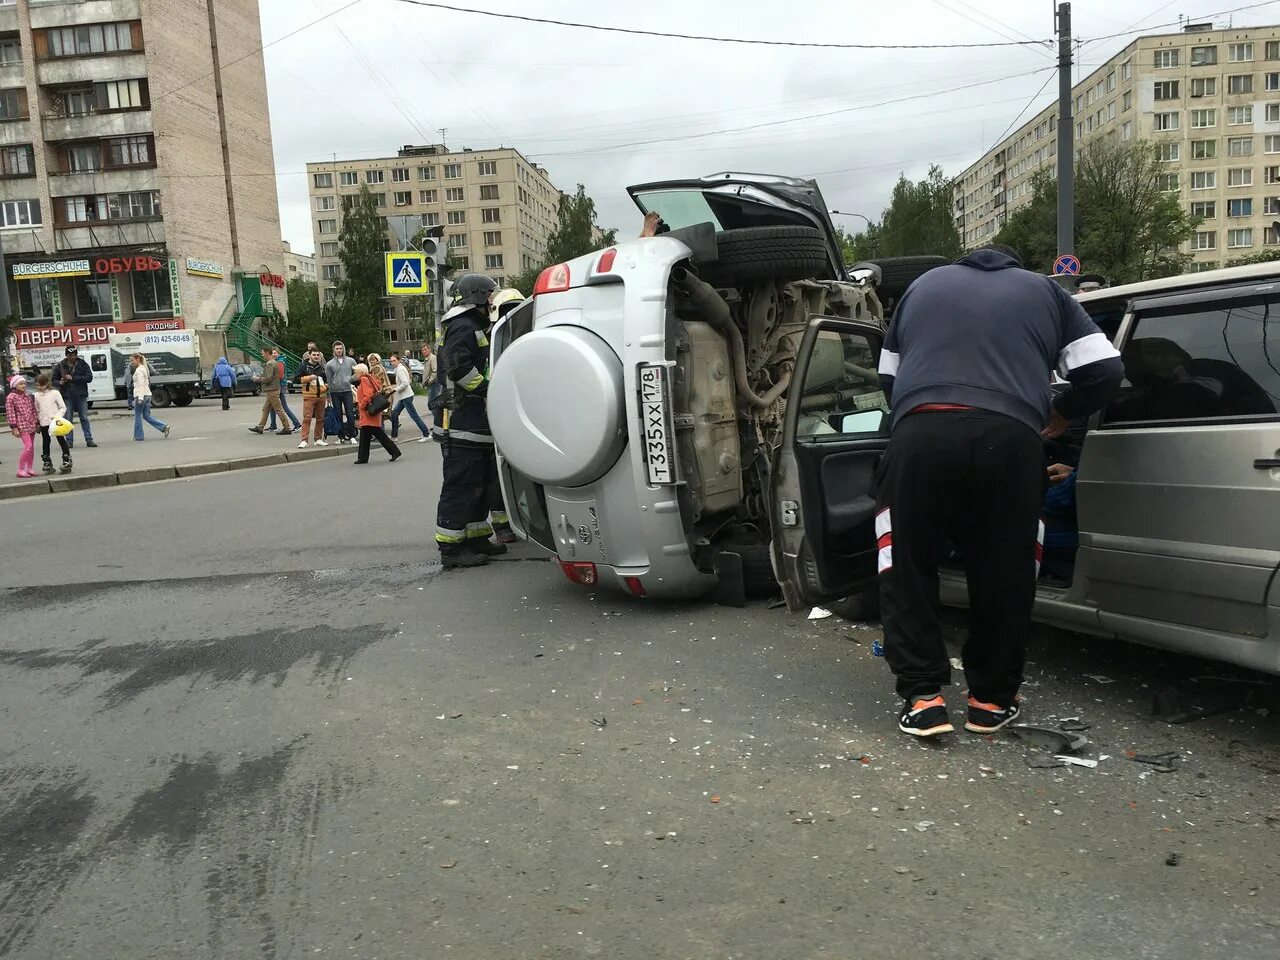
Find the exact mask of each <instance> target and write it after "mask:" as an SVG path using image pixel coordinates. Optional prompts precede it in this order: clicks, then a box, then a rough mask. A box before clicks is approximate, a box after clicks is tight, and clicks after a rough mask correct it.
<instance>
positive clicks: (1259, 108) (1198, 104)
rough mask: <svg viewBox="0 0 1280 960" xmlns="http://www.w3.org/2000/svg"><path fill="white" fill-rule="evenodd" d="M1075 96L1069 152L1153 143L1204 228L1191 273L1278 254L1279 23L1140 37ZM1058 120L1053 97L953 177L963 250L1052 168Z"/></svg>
mask: <svg viewBox="0 0 1280 960" xmlns="http://www.w3.org/2000/svg"><path fill="white" fill-rule="evenodd" d="M1073 93H1074V96H1075V103H1074V104H1073V107H1074V121H1075V141H1076V148H1077V149H1079V148H1080V147H1081V146H1084V145H1086V144H1088V143H1090V142H1092V141H1094V140H1096V139H1098V138H1101V137H1114V138H1117V139H1119V140H1121V141H1127V140H1134V139H1135V138H1136V139H1139V140H1146V141H1149V142H1151V143H1154V144H1155V145H1156V148H1157V149H1158V150H1159V152H1160V159H1161V161H1162V162H1163V164H1164V170H1165V173H1163V174H1162V181H1163V184H1162V185H1163V186H1164V188H1165V189H1166V190H1168V191H1170V192H1172V193H1176V194H1177V195H1178V197H1179V199H1180V200H1181V202H1182V204H1183V206H1184V207H1185V208H1186V210H1187V212H1188V213H1189V214H1191V215H1193V216H1195V217H1197V218H1199V219H1201V220H1202V221H1203V223H1202V224H1201V225H1200V227H1199V228H1198V229H1197V232H1196V234H1195V236H1194V238H1193V239H1192V240H1191V242H1190V244H1189V251H1190V252H1191V253H1192V254H1193V262H1192V269H1194V270H1211V269H1213V268H1215V267H1218V266H1221V265H1222V263H1223V261H1225V260H1230V259H1232V258H1235V257H1240V256H1245V255H1248V254H1249V253H1251V252H1258V251H1259V250H1262V249H1263V248H1265V247H1275V246H1280V230H1277V229H1276V227H1274V226H1273V224H1274V223H1276V222H1277V221H1278V220H1280V26H1269V27H1250V28H1247V29H1241V30H1233V29H1226V30H1223V29H1214V27H1213V25H1212V24H1205V23H1197V24H1188V25H1187V26H1186V27H1185V29H1183V30H1182V31H1181V32H1180V33H1172V34H1158V35H1152V36H1147V37H1140V38H1139V39H1137V40H1135V41H1133V42H1132V43H1130V44H1129V45H1128V46H1127V47H1125V48H1124V49H1123V50H1122V51H1121V52H1120V53H1118V54H1116V56H1114V57H1112V58H1111V59H1110V60H1108V61H1107V62H1106V63H1105V64H1103V65H1102V66H1101V67H1099V68H1098V69H1096V70H1094V71H1093V73H1091V74H1090V75H1089V76H1088V77H1086V78H1085V79H1084V80H1083V81H1082V82H1081V83H1079V84H1077V85H1076V86H1075V88H1074V90H1073ZM1057 124H1058V106H1057V102H1056V101H1054V103H1053V104H1052V105H1050V106H1048V107H1046V108H1045V109H1044V110H1042V111H1040V113H1039V114H1038V115H1037V116H1035V117H1034V118H1032V119H1031V120H1028V121H1027V122H1026V123H1025V124H1024V125H1023V126H1022V127H1021V128H1019V129H1018V130H1016V131H1015V132H1014V133H1012V134H1011V135H1010V136H1009V137H1007V138H1006V139H1005V140H1004V141H1003V142H1001V143H999V144H997V145H996V146H995V147H994V148H993V149H992V150H990V151H989V152H988V153H986V154H985V155H984V156H983V157H982V159H980V160H979V161H978V162H977V163H975V164H973V165H972V166H971V167H969V168H968V169H967V170H965V171H964V172H963V173H962V174H961V175H960V177H959V179H958V180H957V181H956V188H955V214H956V227H957V228H958V229H959V230H960V231H961V236H962V237H963V239H964V244H965V246H966V247H969V248H972V247H976V246H980V245H981V244H983V243H988V242H990V241H991V240H992V239H993V238H994V236H995V234H996V233H997V232H998V231H999V229H1000V227H1001V226H1002V225H1003V224H1004V222H1005V220H1006V219H1007V218H1008V216H1009V215H1010V214H1011V213H1013V211H1015V210H1017V209H1018V208H1019V207H1021V206H1023V205H1024V204H1026V203H1028V202H1029V201H1030V200H1031V194H1032V189H1031V182H1032V177H1033V175H1034V174H1035V172H1036V171H1037V170H1039V169H1042V168H1045V169H1048V170H1049V171H1050V172H1052V171H1053V169H1054V167H1055V164H1056V162H1057V160H1056V157H1057V129H1058V128H1057ZM1084 269H1085V270H1086V272H1087V271H1088V269H1089V264H1087V263H1086V264H1084Z"/></svg>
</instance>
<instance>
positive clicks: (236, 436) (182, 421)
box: [0, 395, 436, 500]
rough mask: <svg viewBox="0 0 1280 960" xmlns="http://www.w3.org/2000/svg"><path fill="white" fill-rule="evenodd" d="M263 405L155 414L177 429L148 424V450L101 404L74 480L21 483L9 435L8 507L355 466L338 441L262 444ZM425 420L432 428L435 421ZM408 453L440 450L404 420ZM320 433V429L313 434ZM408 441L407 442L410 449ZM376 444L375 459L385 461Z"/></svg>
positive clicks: (214, 404)
mask: <svg viewBox="0 0 1280 960" xmlns="http://www.w3.org/2000/svg"><path fill="white" fill-rule="evenodd" d="M289 400H290V404H289V405H290V407H292V408H293V412H294V413H295V414H298V415H299V416H301V413H302V409H301V407H302V403H301V397H298V396H296V395H295V396H291V397H290V398H289ZM261 409H262V401H261V400H260V399H259V400H255V399H254V398H253V397H236V398H235V399H233V400H232V401H231V409H230V410H228V411H223V410H222V407H221V402H220V401H218V400H197V401H195V402H194V403H193V404H192V405H191V406H189V407H174V406H170V407H168V408H166V409H164V410H153V411H152V416H154V417H155V418H156V419H157V420H162V421H164V422H165V423H167V424H169V425H170V427H172V428H173V429H172V431H171V433H170V435H169V439H167V440H166V439H165V438H164V437H163V436H162V435H161V434H160V433H158V432H156V431H155V430H154V429H152V428H151V427H149V426H147V425H146V424H143V427H142V429H143V435H144V436H145V437H146V441H145V442H144V443H137V442H135V441H134V440H133V413H132V412H131V411H130V410H129V409H128V408H127V407H126V406H125V404H124V403H111V404H106V405H103V404H95V405H94V410H93V415H92V417H91V418H90V426H91V427H92V429H93V439H94V442H95V443H97V444H98V446H97V447H96V448H95V449H89V448H88V447H86V446H85V445H84V437H83V436H81V433H82V431H81V429H80V424H79V422H78V421H77V422H76V430H75V447H74V448H73V450H72V458H73V460H74V463H75V469H74V471H73V472H72V473H71V474H70V475H68V476H65V477H63V476H59V475H54V476H52V477H45V476H43V475H42V476H40V477H39V478H37V479H34V480H18V479H17V478H16V477H15V476H14V474H15V473H16V472H17V469H18V453H19V452H20V449H21V447H20V445H19V442H18V441H17V440H16V439H15V438H13V437H12V436H9V435H7V434H5V435H0V500H4V499H9V498H13V497H25V496H34V495H38V494H42V493H64V492H67V491H69V490H83V489H88V488H92V487H111V486H116V485H118V484H127V483H143V482H147V481H151V480H169V479H172V478H174V477H189V476H196V475H198V474H202V473H216V472H220V471H223V470H237V469H242V468H246V467H258V466H272V465H275V464H283V463H289V462H297V461H301V460H314V459H319V458H323V457H333V456H342V455H346V456H347V457H348V458H349V459H355V447H354V446H351V445H343V446H339V445H338V444H337V443H336V441H333V440H330V441H329V446H328V447H308V449H306V450H299V449H298V443H299V442H300V441H301V439H302V436H301V434H300V433H299V432H298V431H295V432H294V433H292V434H290V435H289V436H287V437H280V436H276V435H274V434H271V433H268V434H266V435H265V436H258V435H257V434H254V433H250V432H249V427H251V426H254V425H256V424H257V422H258V415H259V413H260V412H261ZM424 419H425V420H426V421H427V424H428V425H430V422H431V421H430V415H429V414H425V412H424ZM400 427H401V432H400V440H399V441H398V442H399V443H400V447H401V449H402V450H403V451H404V453H405V454H406V455H407V456H408V455H412V454H414V452H415V451H421V450H427V449H430V450H434V448H435V446H436V445H435V444H433V443H415V442H414V441H415V440H417V438H418V437H419V436H420V435H421V434H420V432H419V430H418V428H417V427H416V426H414V424H413V421H412V420H410V419H409V418H408V417H402V418H401V422H400ZM313 429H314V428H313ZM406 441H407V442H406ZM52 453H53V462H54V466H57V465H58V464H59V463H60V462H61V455H60V453H59V450H58V446H57V443H56V442H55V443H54V445H53V448H52ZM384 455H385V454H383V452H382V450H381V448H380V447H378V446H377V444H374V452H373V453H372V454H371V455H370V456H371V458H372V457H376V456H384ZM39 469H40V438H39V436H37V437H36V470H37V471H38V470H39Z"/></svg>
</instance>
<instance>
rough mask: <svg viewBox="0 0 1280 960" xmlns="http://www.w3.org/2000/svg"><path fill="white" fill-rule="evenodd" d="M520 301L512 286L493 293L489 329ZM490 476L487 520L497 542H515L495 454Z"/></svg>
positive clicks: (519, 295) (520, 297) (521, 295)
mask: <svg viewBox="0 0 1280 960" xmlns="http://www.w3.org/2000/svg"><path fill="white" fill-rule="evenodd" d="M522 303H524V294H523V293H521V292H520V291H519V290H516V289H515V288H514V287H507V288H506V289H504V290H499V291H498V292H497V293H495V294H494V295H493V300H492V303H491V306H490V309H489V321H490V322H489V329H490V330H492V329H493V327H494V326H495V325H496V324H497V323H498V321H499V320H501V319H502V318H503V317H505V316H506V315H507V314H508V313H510V312H511V311H512V310H514V309H515V308H516V307H518V306H520V304H522ZM491 477H492V481H493V485H492V486H491V487H490V489H489V492H488V494H487V495H486V502H487V504H488V507H489V522H490V523H491V524H492V525H493V534H494V536H495V537H497V539H498V542H499V543H515V542H516V535H515V531H514V530H512V529H511V518H510V517H508V516H507V505H506V504H505V503H503V502H502V486H501V485H500V484H499V483H498V461H497V459H496V456H495V459H494V463H493V471H492V473H491Z"/></svg>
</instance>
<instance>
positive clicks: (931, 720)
mask: <svg viewBox="0 0 1280 960" xmlns="http://www.w3.org/2000/svg"><path fill="white" fill-rule="evenodd" d="M898 729H899V730H901V731H902V732H903V733H909V734H911V736H913V737H936V736H937V735H938V734H940V733H953V732H954V731H955V729H956V728H955V727H953V726H952V725H951V718H950V717H949V716H947V701H945V700H943V699H942V695H941V694H938V695H937V696H933V697H916V698H915V699H914V700H908V701H907V702H906V703H904V704H903V705H902V713H901V714H899V715H898Z"/></svg>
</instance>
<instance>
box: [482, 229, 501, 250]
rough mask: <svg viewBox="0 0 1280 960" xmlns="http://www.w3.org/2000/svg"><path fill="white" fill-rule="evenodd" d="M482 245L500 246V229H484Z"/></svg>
mask: <svg viewBox="0 0 1280 960" xmlns="http://www.w3.org/2000/svg"><path fill="white" fill-rule="evenodd" d="M484 245H485V246H486V247H500V246H502V231H501V230H486V231H485V232H484Z"/></svg>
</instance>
